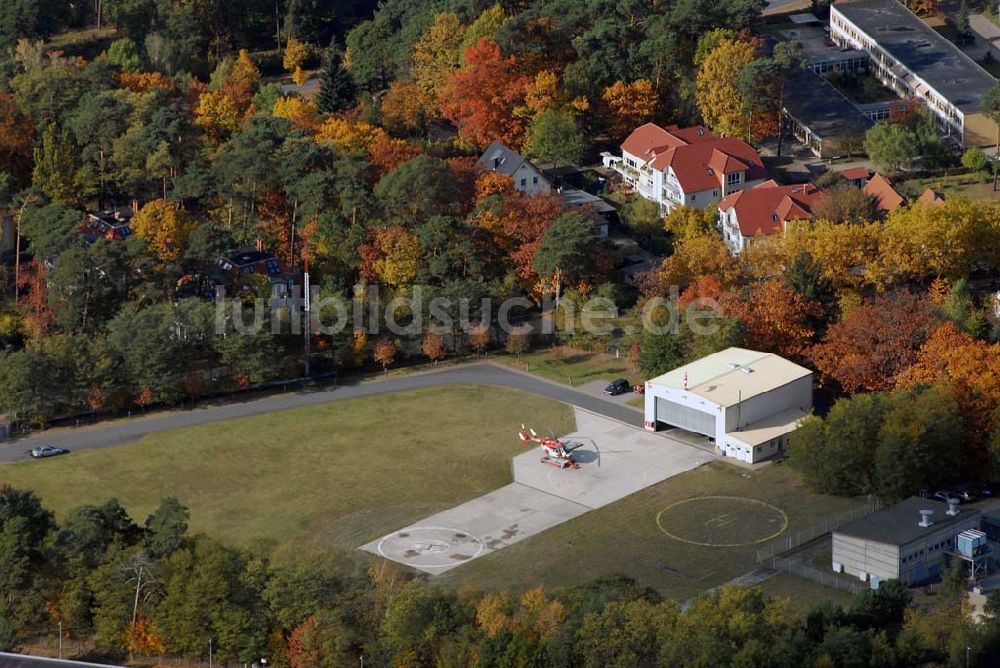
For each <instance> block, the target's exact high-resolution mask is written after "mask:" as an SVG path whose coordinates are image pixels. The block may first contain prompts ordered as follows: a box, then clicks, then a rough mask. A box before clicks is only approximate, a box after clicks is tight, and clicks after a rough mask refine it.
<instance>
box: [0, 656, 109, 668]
mask: <svg viewBox="0 0 1000 668" xmlns="http://www.w3.org/2000/svg"><path fill="white" fill-rule="evenodd" d="M115 665H117V664H115ZM86 666H101V667H102V668H109V666H110V668H114V666H111V664H97V663H83V662H80V661H63V660H60V659H46V658H44V657H39V656H28V655H27V654H8V653H6V652H0V668H85V667H86Z"/></svg>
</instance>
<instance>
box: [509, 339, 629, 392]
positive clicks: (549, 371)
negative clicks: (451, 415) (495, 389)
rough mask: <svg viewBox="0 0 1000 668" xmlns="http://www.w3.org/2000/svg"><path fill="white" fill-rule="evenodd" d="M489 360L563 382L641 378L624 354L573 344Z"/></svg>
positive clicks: (577, 384)
mask: <svg viewBox="0 0 1000 668" xmlns="http://www.w3.org/2000/svg"><path fill="white" fill-rule="evenodd" d="M492 360H493V361H494V362H499V363H501V364H506V365H507V366H510V367H514V368H516V369H520V370H521V371H528V372H529V373H533V374H535V375H538V376H542V377H543V378H548V379H549V380H554V381H556V382H557V383H563V384H565V385H574V386H579V385H583V384H585V383H589V382H592V381H595V380H614V379H615V378H627V379H628V380H629V381H630V382H633V383H636V382H638V381H639V380H640V378H639V374H638V372H636V371H634V370H631V369H629V367H628V362H627V360H626V359H625V358H624V357H620V358H616V357H615V356H614V355H606V354H603V353H591V352H587V351H584V350H575V349H573V348H563V347H560V348H547V349H545V350H539V351H535V352H530V353H525V354H523V355H521V357H520V359H518V358H517V357H516V356H514V355H498V356H496V357H493V358H492Z"/></svg>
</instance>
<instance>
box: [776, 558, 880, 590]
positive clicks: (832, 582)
mask: <svg viewBox="0 0 1000 668" xmlns="http://www.w3.org/2000/svg"><path fill="white" fill-rule="evenodd" d="M773 567H774V569H775V570H781V571H785V572H786V573H791V574H792V575H797V576H799V577H802V578H805V579H807V580H812V581H813V582H817V583H819V584H821V585H823V586H824V587H833V588H834V589H840V590H842V591H847V592H850V593H852V594H859V593H861V591H862V590H863V589H864V587H863V586H862V585H859V584H858V583H856V582H851V581H850V580H846V579H844V578H841V577H839V576H837V575H834V574H833V573H824V572H823V571H821V570H819V569H818V568H813V567H812V566H807V565H805V564H803V563H802V562H800V561H795V560H794V559H777V560H775V562H774V564H773Z"/></svg>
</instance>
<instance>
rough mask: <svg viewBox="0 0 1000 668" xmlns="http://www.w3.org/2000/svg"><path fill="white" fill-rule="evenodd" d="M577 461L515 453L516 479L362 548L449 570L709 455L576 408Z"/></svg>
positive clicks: (695, 464)
mask: <svg viewBox="0 0 1000 668" xmlns="http://www.w3.org/2000/svg"><path fill="white" fill-rule="evenodd" d="M575 413H576V424H577V431H575V432H573V433H572V434H568V435H566V436H565V440H571V441H577V442H578V443H580V444H581V447H579V448H577V449H576V450H574V451H573V454H574V456H575V458H576V460H577V461H578V463H579V464H580V468H578V469H557V468H555V467H553V466H549V465H546V464H543V463H541V462H540V461H539V459H540V456H539V451H538V449H537V448H532V450H531V451H530V452H526V453H524V454H522V455H518V456H517V457H515V458H514V464H513V466H514V482H513V483H511V484H509V485H506V486H504V487H501V488H500V489H498V490H495V491H493V492H490V493H489V494H486V495H484V496H481V497H479V498H476V499H473V500H472V501H469V502H467V503H463V504H461V505H459V506H456V507H454V508H451V509H449V510H446V511H444V512H441V513H437V514H436V515H432V516H431V517H428V518H426V519H423V520H421V521H419V522H416V523H414V524H412V525H410V526H408V527H404V528H402V529H399V530H398V531H394V532H392V533H390V534H388V535H386V536H383V537H382V538H379V539H377V540H374V541H372V542H370V543H368V544H366V545H363V546H361V549H363V550H367V551H368V552H372V553H373V554H378V555H381V556H383V557H385V558H387V559H392V560H393V561H397V562H399V563H402V564H404V565H407V566H410V567H412V568H417V569H419V570H422V571H424V572H426V573H431V574H436V573H443V572H445V571H447V570H450V569H452V568H455V567H456V566H460V565H461V564H463V563H465V562H467V561H469V560H471V559H475V558H476V557H480V556H482V555H484V554H489V553H490V552H495V551H496V550H500V549H503V548H504V547H507V546H509V545H512V544H514V543H516V542H518V541H521V540H524V539H525V538H527V537H529V536H533V535H535V534H537V533H541V532H542V531H545V530H546V529H549V528H551V527H554V526H556V525H558V524H562V523H563V522H566V521H568V520H571V519H573V518H574V517H579V516H580V515H583V514H584V513H586V512H588V511H590V510H593V509H595V508H600V507H602V506H606V505H608V504H609V503H614V502H615V501H618V500H620V499H623V498H625V497H626V496H629V495H630V494H634V493H635V492H638V491H639V490H642V489H645V488H646V487H649V486H650V485H654V484H656V483H658V482H661V481H663V480H666V479H667V478H670V477H672V476H675V475H677V474H678V473H683V472H684V471H689V470H691V469H693V468H696V467H698V466H701V465H702V464H704V463H706V462H708V461H711V460H712V459H714V456H713V455H711V454H709V453H706V452H703V451H701V450H698V449H696V448H692V447H690V446H688V445H685V444H683V443H681V442H680V441H677V440H675V439H673V438H670V437H667V436H663V435H660V434H652V433H649V432H646V431H643V430H642V429H639V428H637V427H633V426H629V425H628V424H623V423H621V422H618V421H617V420H614V419H609V418H608V417H605V416H602V415H597V414H595V413H591V412H588V411H585V410H581V409H579V408H578V409H576V411H575Z"/></svg>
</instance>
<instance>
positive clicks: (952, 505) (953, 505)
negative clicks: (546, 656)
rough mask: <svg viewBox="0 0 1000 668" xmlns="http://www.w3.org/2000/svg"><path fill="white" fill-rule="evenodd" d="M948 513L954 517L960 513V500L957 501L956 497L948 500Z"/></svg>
mask: <svg viewBox="0 0 1000 668" xmlns="http://www.w3.org/2000/svg"><path fill="white" fill-rule="evenodd" d="M947 514H948V515H951V516H952V517H954V516H955V515H958V501H956V500H954V499H951V500H949V501H948V510H947Z"/></svg>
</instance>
